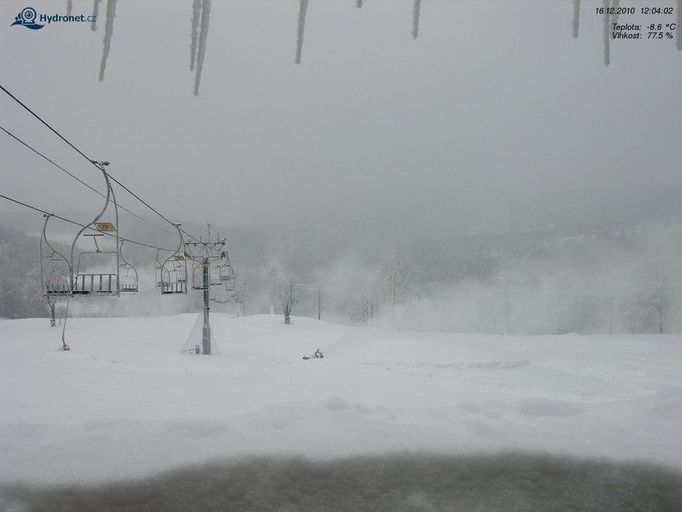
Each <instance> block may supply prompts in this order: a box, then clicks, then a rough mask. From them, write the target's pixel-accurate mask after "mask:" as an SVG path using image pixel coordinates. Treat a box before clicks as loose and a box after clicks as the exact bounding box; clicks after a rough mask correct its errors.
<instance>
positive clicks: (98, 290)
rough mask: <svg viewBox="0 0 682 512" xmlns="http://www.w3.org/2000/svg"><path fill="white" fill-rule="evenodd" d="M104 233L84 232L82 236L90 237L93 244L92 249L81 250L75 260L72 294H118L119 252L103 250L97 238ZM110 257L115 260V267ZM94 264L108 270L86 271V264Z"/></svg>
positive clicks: (98, 267)
mask: <svg viewBox="0 0 682 512" xmlns="http://www.w3.org/2000/svg"><path fill="white" fill-rule="evenodd" d="M103 236H104V233H86V234H84V235H83V237H88V238H91V239H92V241H93V243H94V244H95V250H94V251H81V252H80V253H79V254H78V259H77V260H76V268H75V272H74V277H73V286H72V290H71V291H72V293H73V294H74V295H89V294H95V295H118V294H119V293H120V291H121V288H120V282H121V280H120V269H121V265H120V252H119V251H118V250H115V251H114V250H107V251H103V250H102V249H101V248H100V246H99V243H98V242H97V239H98V238H99V237H103ZM116 238H118V236H117V237H116ZM112 259H115V260H116V263H115V267H114V266H113V265H114V264H113V263H112ZM93 264H94V265H96V267H95V268H97V269H100V268H108V269H109V271H108V272H104V271H102V270H97V271H93V272H87V271H85V270H84V269H85V268H86V267H87V266H93Z"/></svg>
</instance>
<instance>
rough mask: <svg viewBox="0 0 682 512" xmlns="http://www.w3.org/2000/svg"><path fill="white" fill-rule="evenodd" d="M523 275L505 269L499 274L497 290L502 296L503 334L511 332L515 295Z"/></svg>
mask: <svg viewBox="0 0 682 512" xmlns="http://www.w3.org/2000/svg"><path fill="white" fill-rule="evenodd" d="M520 280H521V277H520V276H519V274H518V273H516V272H512V271H509V270H503V271H501V272H500V273H499V274H498V275H497V279H496V281H497V292H498V294H499V296H500V302H501V304H500V309H501V313H502V322H503V325H502V331H503V334H509V332H510V327H511V321H512V316H513V308H512V302H513V295H514V292H515V289H516V288H517V286H518V284H519V282H520Z"/></svg>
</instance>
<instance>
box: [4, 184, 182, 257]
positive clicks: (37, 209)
mask: <svg viewBox="0 0 682 512" xmlns="http://www.w3.org/2000/svg"><path fill="white" fill-rule="evenodd" d="M0 197H1V198H2V199H6V200H7V201H11V202H13V203H16V204H18V205H21V206H25V207H26V208H30V209H31V210H34V211H36V212H40V213H42V214H43V215H51V216H52V217H54V218H55V219H59V220H62V221H64V222H68V223H70V224H73V225H75V226H80V227H81V228H84V227H86V225H85V224H81V223H80V222H76V221H75V220H71V219H67V218H66V217H62V216H61V215H57V214H56V213H51V212H48V211H47V210H43V209H42V208H38V207H37V206H33V205H30V204H28V203H24V202H23V201H19V200H18V199H14V198H13V197H9V196H6V195H4V194H0ZM87 229H89V230H91V231H97V230H96V229H94V228H90V227H88V228H87ZM98 233H99V231H98ZM101 233H102V234H103V235H107V236H112V237H114V238H116V235H112V234H111V233H107V232H106V231H102V232H101ZM119 240H123V241H126V242H129V243H131V244H135V245H141V246H142V247H147V248H149V249H154V250H160V251H167V252H174V249H166V248H165V247H156V246H153V245H149V244H146V243H144V242H138V241H137V240H132V239H130V238H124V237H120V236H119Z"/></svg>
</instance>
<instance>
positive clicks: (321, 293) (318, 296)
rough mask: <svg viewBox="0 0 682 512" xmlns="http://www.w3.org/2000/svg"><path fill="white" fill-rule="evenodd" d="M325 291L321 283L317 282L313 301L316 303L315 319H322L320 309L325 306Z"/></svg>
mask: <svg viewBox="0 0 682 512" xmlns="http://www.w3.org/2000/svg"><path fill="white" fill-rule="evenodd" d="M327 300H328V296H327V291H326V290H325V289H324V286H322V283H320V282H318V283H317V286H316V287H315V302H316V305H317V319H318V320H322V310H323V309H324V308H326V307H327Z"/></svg>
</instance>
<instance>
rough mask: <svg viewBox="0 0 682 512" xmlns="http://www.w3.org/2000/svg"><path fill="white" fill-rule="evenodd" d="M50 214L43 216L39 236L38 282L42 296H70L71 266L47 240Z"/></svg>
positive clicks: (49, 297)
mask: <svg viewBox="0 0 682 512" xmlns="http://www.w3.org/2000/svg"><path fill="white" fill-rule="evenodd" d="M51 217H52V214H47V215H45V223H44V224H43V231H42V234H41V236H40V282H41V286H42V289H43V296H45V297H47V298H48V300H50V299H52V298H59V297H67V296H69V295H71V265H70V264H69V260H67V259H66V256H64V255H63V254H62V253H60V252H59V251H58V250H56V249H55V248H54V247H52V245H50V242H49V241H48V239H47V223H48V222H49V221H50V218H51Z"/></svg>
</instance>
